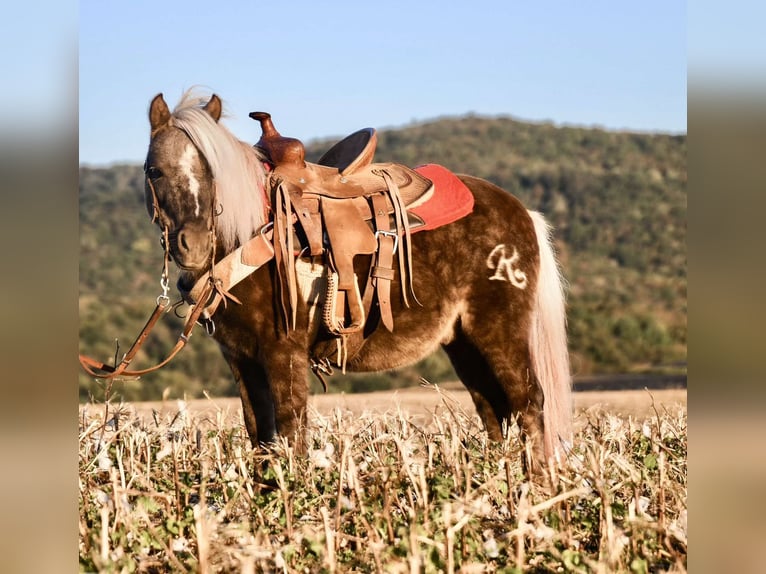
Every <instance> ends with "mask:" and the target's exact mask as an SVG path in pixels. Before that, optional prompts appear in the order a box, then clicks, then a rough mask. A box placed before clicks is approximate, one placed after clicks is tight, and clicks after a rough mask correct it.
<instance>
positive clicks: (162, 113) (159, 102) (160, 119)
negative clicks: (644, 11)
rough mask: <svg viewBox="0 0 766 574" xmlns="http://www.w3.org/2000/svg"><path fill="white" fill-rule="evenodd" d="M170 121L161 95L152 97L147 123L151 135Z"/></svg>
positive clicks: (168, 112)
mask: <svg viewBox="0 0 766 574" xmlns="http://www.w3.org/2000/svg"><path fill="white" fill-rule="evenodd" d="M169 121H170V110H169V109H168V105H167V104H166V103H165V100H164V98H163V97H162V94H157V95H156V96H154V99H153V100H152V103H151V105H150V106H149V123H150V124H151V126H152V133H153V132H155V131H156V130H157V129H159V128H161V127H162V126H164V125H165V124H166V123H168V122H169Z"/></svg>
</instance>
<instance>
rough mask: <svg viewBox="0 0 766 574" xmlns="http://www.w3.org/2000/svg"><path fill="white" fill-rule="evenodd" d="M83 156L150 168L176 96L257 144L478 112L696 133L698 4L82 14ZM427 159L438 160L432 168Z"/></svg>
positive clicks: (146, 5) (202, 6)
mask: <svg viewBox="0 0 766 574" xmlns="http://www.w3.org/2000/svg"><path fill="white" fill-rule="evenodd" d="M79 17H80V26H79V132H80V148H79V150H80V162H81V163H84V164H89V165H106V164H110V163H114V162H123V161H126V162H141V161H143V156H144V154H145V152H146V146H147V143H148V121H147V118H146V114H147V107H148V104H149V101H150V100H151V98H152V97H153V96H154V95H155V94H157V93H158V92H163V93H164V94H165V96H166V99H167V101H168V103H169V104H170V105H171V106H172V105H173V104H174V103H175V102H176V101H177V100H178V98H179V96H180V95H181V93H182V92H183V90H185V89H186V88H190V87H192V86H202V87H204V88H206V89H207V90H210V91H214V92H215V93H217V94H219V95H220V96H221V97H222V98H223V99H224V102H225V105H226V109H227V111H228V113H229V114H230V117H229V118H227V119H226V120H225V121H226V123H227V125H228V126H229V127H230V128H231V129H232V131H234V133H235V134H236V135H237V136H238V137H240V138H241V139H243V140H246V141H252V142H255V141H256V140H257V139H258V137H259V135H260V134H259V130H258V129H257V124H256V123H255V122H253V121H252V120H250V119H249V118H248V117H247V116H248V113H249V112H251V111H254V110H264V111H268V112H270V113H271V114H272V116H274V118H275V123H276V125H277V128H278V129H279V130H280V131H281V132H282V133H283V134H285V135H290V136H294V137H299V138H301V139H304V140H311V139H313V138H322V137H329V136H342V135H346V134H347V133H350V132H351V131H354V130H356V129H359V128H361V127H366V126H371V127H376V128H385V127H397V126H402V125H406V124H408V123H410V122H412V121H421V120H427V119H432V118H436V117H439V116H444V115H449V116H458V115H463V114H467V113H477V114H482V115H506V116H513V117H516V118H519V119H526V120H534V121H544V120H550V121H553V122H555V123H557V124H575V125H585V126H600V127H606V128H610V129H630V130H638V131H662V132H674V133H677V132H685V131H686V89H687V39H686V3H685V2H680V1H674V0H642V1H641V2H630V3H628V2H614V0H610V1H601V0H594V1H588V2H569V1H560V2H545V1H542V2H527V1H524V2H521V1H509V0H504V1H500V0H498V1H483V0H476V1H473V2H445V1H442V2H431V1H425V2H412V1H411V2H400V1H395V2H379V3H370V2H361V1H359V0H357V1H354V2H345V1H341V2H319V1H306V2H304V1H292V2H289V1H283V2H269V3H266V2H260V1H252V0H251V1H248V2H221V3H211V2H205V3H198V2H195V1H191V0H187V1H185V2H178V1H176V0H170V1H163V2H158V1H157V0H153V1H151V2H150V1H146V0H133V1H131V2H103V1H97V0H83V1H82V2H80V5H79ZM425 159H427V158H424V161H425Z"/></svg>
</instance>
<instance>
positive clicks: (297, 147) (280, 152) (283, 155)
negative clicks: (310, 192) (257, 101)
mask: <svg viewBox="0 0 766 574" xmlns="http://www.w3.org/2000/svg"><path fill="white" fill-rule="evenodd" d="M250 117H251V118H253V119H254V120H257V121H258V122H260V124H261V131H262V132H263V133H262V135H261V139H259V140H258V142H257V143H256V144H255V147H258V148H260V149H262V150H263V151H264V152H265V153H266V155H267V156H268V158H269V160H270V161H271V163H273V164H274V166H278V165H292V166H295V167H305V165H306V148H305V147H304V145H303V142H301V140H299V139H296V138H288V137H285V136H283V135H282V134H280V133H279V132H278V131H277V128H275V127H274V122H273V121H272V120H271V114H269V113H267V112H250Z"/></svg>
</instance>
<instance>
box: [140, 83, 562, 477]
mask: <svg viewBox="0 0 766 574" xmlns="http://www.w3.org/2000/svg"><path fill="white" fill-rule="evenodd" d="M221 112H222V104H221V100H220V99H219V98H218V97H217V96H215V95H213V96H212V97H210V98H209V99H207V98H205V99H201V98H199V97H196V96H193V95H191V94H190V93H187V94H185V95H184V96H183V98H182V100H181V101H180V102H179V104H178V105H177V106H176V107H175V109H174V110H173V111H172V112H171V111H170V110H169V108H168V106H167V104H166V103H165V101H164V99H163V98H162V94H160V95H158V96H157V97H155V98H154V100H153V101H152V103H151V107H150V112H149V119H150V123H151V141H150V144H149V152H148V155H147V157H146V164H145V172H146V181H147V184H146V198H147V207H148V209H149V212H150V214H152V215H153V216H155V217H156V220H157V221H158V222H159V225H160V226H161V228H163V229H165V230H166V234H167V249H168V251H169V254H170V256H171V257H172V259H173V261H174V262H175V263H176V264H177V265H178V267H179V269H180V278H179V281H178V286H179V289H180V290H181V291H182V292H187V291H188V290H189V289H190V288H191V286H192V285H193V284H194V283H195V281H197V279H198V278H200V277H201V276H203V275H204V274H205V273H206V272H208V271H209V269H210V267H211V262H212V261H218V260H220V259H221V258H222V257H223V256H224V255H225V254H227V253H229V252H231V251H232V250H234V249H236V248H237V247H238V246H240V245H242V244H244V243H246V242H247V241H248V240H249V239H251V237H253V236H254V235H255V234H256V233H258V232H259V230H261V229H262V228H263V226H264V225H265V224H267V223H268V221H269V217H270V215H269V213H270V207H269V197H270V190H269V189H268V185H269V183H268V178H267V174H266V170H265V167H264V162H265V158H264V157H263V155H262V154H261V153H260V152H259V150H258V149H256V148H254V147H252V146H250V145H248V144H246V143H244V142H241V141H239V140H237V139H236V138H235V137H234V136H233V135H232V134H231V133H230V132H229V131H228V130H227V129H226V128H225V127H224V126H223V125H222V124H221V123H220V122H219V120H220V118H221ZM460 179H461V180H462V181H463V182H464V183H465V185H466V186H468V188H469V189H470V190H471V192H472V193H473V195H474V200H475V204H474V208H473V212H472V213H470V214H469V215H467V216H466V217H463V218H462V219H459V220H458V221H456V222H454V223H451V224H448V225H445V226H443V227H439V228H437V229H434V230H431V231H425V232H421V233H417V234H413V235H412V237H411V250H412V276H411V277H412V284H413V291H414V293H415V294H416V296H417V299H418V302H417V303H412V302H411V304H410V305H409V306H407V305H404V304H403V302H402V292H401V288H400V287H399V286H397V285H396V282H392V286H391V301H392V307H393V317H394V319H395V324H396V328H395V329H394V331H393V332H389V331H388V330H387V329H383V328H380V329H377V330H375V331H374V332H373V333H371V334H369V336H367V338H366V339H365V340H364V344H363V345H362V346H361V348H360V349H359V350H358V352H356V353H355V354H354V355H353V356H349V357H348V364H347V368H348V369H349V370H351V371H379V370H385V369H391V368H394V367H399V366H402V365H406V364H409V363H413V362H415V361H417V360H419V359H421V358H423V357H425V356H426V355H428V354H430V353H431V352H433V351H434V350H435V349H437V348H438V347H439V345H441V346H442V347H443V348H444V349H445V351H446V353H447V355H448V356H449V358H450V360H451V361H452V364H453V365H454V367H455V370H456V372H457V374H458V376H459V377H460V379H461V380H462V382H463V383H464V384H465V386H466V387H467V389H468V391H469V392H470V394H471V397H472V398H473V401H474V403H475V405H476V410H477V411H478V413H479V415H480V417H481V420H482V421H483V423H484V425H485V427H486V430H487V433H488V435H489V437H490V438H491V439H495V440H500V439H502V436H503V432H504V426H505V425H507V424H508V423H510V421H511V420H512V419H513V418H514V417H519V418H518V420H519V423H520V428H521V429H522V436H523V437H524V439H525V440H527V443H528V445H529V446H530V451H531V453H532V458H533V462H536V463H539V462H543V461H544V460H545V459H546V458H547V457H551V456H556V455H557V453H559V452H561V451H562V447H563V445H566V444H567V443H568V442H569V441H571V433H572V428H571V426H572V425H571V413H572V404H571V379H570V373H569V358H568V353H567V346H566V330H565V322H566V319H565V306H564V296H563V289H562V279H561V276H560V274H559V269H558V266H557V263H556V260H555V256H554V252H553V249H552V246H551V240H550V237H549V228H548V226H547V224H546V222H545V220H544V219H543V217H542V216H541V215H540V214H538V213H535V212H532V211H528V210H527V209H525V208H524V206H523V205H522V204H521V203H520V202H519V200H518V199H516V198H515V197H513V196H512V195H511V194H509V193H507V192H505V191H503V190H502V189H500V188H498V187H497V186H495V185H493V184H491V183H489V182H487V181H484V180H482V179H479V178H476V177H472V176H468V175H461V176H460ZM359 264H360V265H363V262H360V263H359ZM275 273H276V266H275V264H274V262H273V261H271V262H269V263H268V264H266V265H264V266H263V267H261V268H259V269H258V270H257V271H255V272H254V273H252V274H251V275H249V276H248V277H246V278H245V279H244V280H242V281H241V282H240V283H238V284H237V285H236V286H235V287H233V288H232V289H231V293H230V294H231V296H232V297H233V298H235V299H236V301H237V303H233V302H229V303H228V304H227V305H220V306H219V307H218V309H217V310H216V312H215V313H214V315H213V317H212V321H213V322H214V325H215V331H214V334H213V337H214V339H215V340H216V341H217V342H218V344H219V345H220V347H221V351H222V353H223V356H224V357H225V359H226V361H227V362H228V364H229V366H230V367H231V370H232V373H233V374H234V377H235V379H236V380H237V382H238V383H239V389H240V395H241V398H242V407H243V411H244V420H245V424H246V427H247V431H248V434H249V435H250V440H251V442H252V444H253V446H254V447H256V446H258V445H264V444H267V443H269V442H271V441H273V440H274V439H275V437H276V436H277V435H280V436H283V437H286V438H287V440H288V441H290V442H291V443H292V444H294V445H295V446H296V448H298V449H299V450H300V449H301V448H305V445H303V438H302V434H303V431H302V429H303V428H304V427H305V423H306V405H307V399H308V394H309V384H308V376H307V371H308V368H309V365H310V363H311V362H312V361H316V360H320V359H325V358H326V357H327V354H328V353H327V350H328V345H332V343H333V340H334V339H333V338H332V337H331V336H329V334H328V333H327V332H325V331H324V329H323V327H322V325H321V324H319V322H317V321H315V320H314V319H315V316H316V314H317V309H316V307H315V306H313V305H312V304H311V303H312V301H311V297H310V296H304V298H303V299H301V300H299V301H298V307H297V321H296V325H295V328H289V329H286V328H285V323H284V320H283V318H282V317H281V313H280V309H279V306H278V305H277V304H276V302H275V299H276V297H275V279H276V278H275ZM363 273H365V275H366V272H363ZM360 276H363V275H360ZM320 312H321V310H320Z"/></svg>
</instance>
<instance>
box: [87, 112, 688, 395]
mask: <svg viewBox="0 0 766 574" xmlns="http://www.w3.org/2000/svg"><path fill="white" fill-rule="evenodd" d="M288 135H289V134H288ZM378 138H379V143H378V151H377V154H376V159H377V160H379V161H397V162H401V163H404V164H407V165H413V166H414V165H418V164H421V163H426V162H431V163H440V164H442V165H444V166H447V167H449V168H450V169H452V170H453V171H456V172H462V173H470V174H473V175H477V176H480V177H483V178H486V179H488V180H490V181H492V182H494V183H496V184H497V185H499V186H501V187H503V188H504V189H506V190H507V191H509V192H511V193H513V194H514V195H516V196H517V197H519V198H520V199H521V200H522V201H523V202H524V203H525V204H526V205H527V206H528V207H530V208H532V209H537V210H540V211H542V212H543V213H544V214H545V216H546V217H547V218H548V220H549V221H550V222H551V223H552V224H553V225H554V227H555V229H556V231H555V236H556V239H557V248H558V250H559V256H560V259H561V262H562V265H563V267H564V272H565V276H566V277H567V279H568V281H569V299H568V301H569V310H568V320H569V334H570V348H571V351H572V354H573V368H574V370H575V372H576V373H578V374H588V373H594V372H625V371H646V370H652V369H655V370H656V369H659V368H665V367H664V366H665V365H669V364H674V363H679V362H684V361H685V359H686V179H687V169H686V139H687V138H686V136H685V135H666V134H638V133H619V132H611V131H604V130H599V129H586V128H574V127H556V126H553V125H550V124H532V123H526V122H521V121H517V120H514V119H511V118H505V117H500V118H486V117H476V116H467V117H460V118H442V119H438V120H435V121H430V122H425V123H421V124H416V125H410V126H406V127H403V128H400V129H387V130H381V131H380V132H379V134H378ZM332 143H334V141H329V140H328V141H316V142H312V143H310V144H309V145H307V148H308V150H307V151H308V156H309V159H316V158H318V157H319V156H320V155H321V153H322V152H324V151H325V150H326V149H327V148H328V147H329V146H330V145H331V144H332ZM80 247H81V254H80V349H81V351H82V352H87V353H88V354H91V355H94V354H95V355H96V356H99V357H109V356H112V355H113V354H114V353H115V337H119V338H120V341H121V344H122V345H123V347H124V346H127V345H128V344H129V343H130V342H131V338H132V337H134V336H135V335H136V334H137V332H138V330H140V328H141V326H142V325H143V321H145V319H146V316H147V315H148V313H149V312H150V311H151V309H152V307H153V301H154V299H155V298H156V296H157V295H158V294H159V292H160V289H159V284H158V281H159V272H160V269H161V257H162V253H161V249H160V247H159V233H158V230H157V229H156V228H155V227H153V226H152V225H151V223H150V222H149V219H148V216H147V214H146V210H145V208H144V203H143V174H142V170H141V167H140V166H137V165H135V166H134V165H122V166H114V167H111V168H104V169H93V168H84V167H83V168H81V169H80ZM173 281H174V279H173ZM179 325H180V320H174V321H172V322H170V323H168V324H165V325H161V326H160V327H159V328H158V332H157V336H155V337H153V338H152V340H151V341H150V342H149V343H148V344H147V346H146V351H147V353H148V355H149V357H148V358H146V359H145V360H146V361H151V360H153V359H158V358H159V357H160V355H162V353H164V352H166V351H167V350H169V349H170V347H172V345H173V343H174V339H175V333H176V332H177V328H178V326H179ZM124 350H125V348H122V349H121V352H124ZM420 375H423V376H426V377H427V378H429V379H430V380H435V381H438V380H442V379H444V378H448V377H451V376H454V375H453V373H452V371H451V368H450V367H449V365H448V362H447V361H446V357H445V356H444V355H443V354H441V353H437V354H435V355H434V356H432V357H431V358H429V359H426V360H425V361H424V362H423V363H422V364H420V365H417V366H415V367H410V368H406V369H402V370H400V371H398V372H396V373H393V374H386V375H385V376H381V375H372V376H365V377H363V378H362V377H359V376H358V375H355V376H347V377H343V378H339V377H335V378H333V379H332V381H331V390H333V389H335V390H362V389H364V390H371V389H375V388H384V387H387V386H406V385H410V384H413V383H415V382H417V380H418V377H419V376H420ZM166 388H169V389H170V390H171V392H172V393H173V394H174V395H176V396H180V395H182V394H183V393H186V395H187V396H189V397H195V396H200V394H201V392H202V390H203V389H205V390H208V391H210V392H212V393H214V394H231V393H234V392H235V389H234V388H233V385H232V382H231V377H230V375H229V374H228V369H227V367H226V366H225V364H224V363H223V360H222V359H221V358H220V356H219V352H218V349H217V347H216V345H215V344H214V343H212V341H210V340H209V339H207V338H206V337H205V336H204V335H202V334H201V333H198V334H197V335H195V337H194V338H193V339H192V343H191V344H190V345H189V346H188V347H187V349H186V350H184V352H183V354H182V355H181V356H180V357H179V358H178V359H176V360H175V361H174V362H173V363H172V364H171V365H169V366H168V367H166V368H165V369H163V370H161V371H160V372H158V373H156V374H152V375H150V376H148V377H147V378H146V379H145V380H142V381H141V382H128V383H120V384H119V389H117V390H118V392H119V393H120V394H121V395H122V396H124V397H125V398H126V399H132V400H135V399H152V398H156V397H158V396H159V395H160V394H161V392H162V390H163V389H166ZM100 390H101V389H100V388H99V386H98V385H97V384H96V383H93V382H92V381H90V380H89V379H88V377H87V376H85V375H82V376H81V377H80V393H81V397H83V398H86V397H87V395H88V393H89V392H93V393H96V394H98V393H99V392H100Z"/></svg>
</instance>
